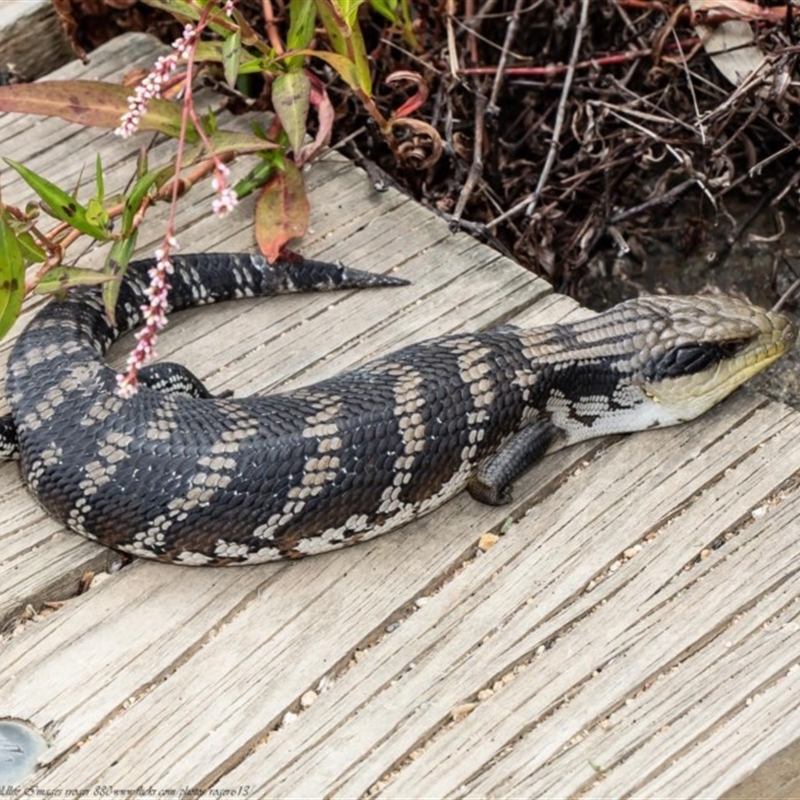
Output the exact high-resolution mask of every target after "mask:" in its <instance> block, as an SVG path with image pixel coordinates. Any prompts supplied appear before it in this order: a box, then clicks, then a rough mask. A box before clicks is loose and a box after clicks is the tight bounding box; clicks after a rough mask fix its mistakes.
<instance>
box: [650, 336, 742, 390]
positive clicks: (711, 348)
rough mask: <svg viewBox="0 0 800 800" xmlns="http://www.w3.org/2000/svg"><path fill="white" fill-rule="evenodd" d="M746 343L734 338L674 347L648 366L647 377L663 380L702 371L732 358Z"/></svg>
mask: <svg viewBox="0 0 800 800" xmlns="http://www.w3.org/2000/svg"><path fill="white" fill-rule="evenodd" d="M746 344H747V342H746V340H743V339H732V340H729V341H727V342H698V343H697V344H686V345H682V346H681V347H674V348H672V349H671V350H668V351H667V352H666V353H664V355H663V356H662V357H661V358H659V359H658V360H656V361H653V362H652V363H651V364H649V365H648V366H647V368H646V369H645V377H646V378H647V379H648V380H651V381H653V380H655V381H661V380H664V379H666V378H680V377H681V376H683V375H692V374H694V373H696V372H702V371H703V370H704V369H706V368H707V367H710V366H712V365H713V364H718V363H719V362H720V361H723V360H724V359H726V358H732V357H733V356H735V355H736V353H738V352H739V351H740V350H741V349H742V348H743V347H744V346H745V345H746Z"/></svg>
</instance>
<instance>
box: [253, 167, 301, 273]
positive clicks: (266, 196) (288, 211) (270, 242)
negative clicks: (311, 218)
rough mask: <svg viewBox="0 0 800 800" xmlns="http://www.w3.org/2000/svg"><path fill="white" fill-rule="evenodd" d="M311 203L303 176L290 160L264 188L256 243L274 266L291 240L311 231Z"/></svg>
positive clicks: (259, 201)
mask: <svg viewBox="0 0 800 800" xmlns="http://www.w3.org/2000/svg"><path fill="white" fill-rule="evenodd" d="M308 215H309V203H308V196H307V195H306V187H305V184H304V183H303V175H302V173H301V172H300V170H299V169H298V168H297V167H296V166H295V165H294V163H293V162H291V161H287V162H286V164H285V165H284V169H283V170H280V171H277V172H276V173H275V174H274V175H273V177H272V178H271V179H270V180H269V182H268V183H267V184H266V186H264V189H263V191H262V192H261V195H260V196H259V198H258V201H257V203H256V241H257V242H258V246H259V247H260V248H261V252H262V253H263V254H264V255H265V256H266V257H267V259H268V260H269V261H270V263H272V262H273V261H275V259H276V258H278V256H279V255H280V252H281V250H282V249H283V247H284V246H285V245H286V243H287V242H289V241H290V240H291V239H297V238H299V237H300V236H302V235H303V234H304V233H305V232H306V229H307V228H308Z"/></svg>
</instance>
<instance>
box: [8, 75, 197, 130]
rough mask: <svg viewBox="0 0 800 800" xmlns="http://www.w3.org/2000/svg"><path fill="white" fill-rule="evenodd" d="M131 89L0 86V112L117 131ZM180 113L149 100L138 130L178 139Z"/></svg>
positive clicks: (93, 84)
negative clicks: (10, 112)
mask: <svg viewBox="0 0 800 800" xmlns="http://www.w3.org/2000/svg"><path fill="white" fill-rule="evenodd" d="M132 93H133V89H132V88H131V87H128V86H118V85H117V84H115V83H103V82H102V81H41V82H39V83H18V84H13V85H11V86H0V111H13V112H17V113H19V114H39V115H41V116H45V117H60V118H61V119H63V120H66V121H67V122H77V123H78V124H79V125H87V126H88V125H96V126H98V127H101V128H116V127H117V126H118V125H119V123H120V118H121V117H122V115H123V114H124V113H125V112H126V111H127V110H128V97H129V96H130V95H131V94H132ZM180 125H181V109H180V106H178V105H176V104H175V103H170V102H168V101H167V100H158V99H154V100H151V101H150V103H149V105H148V108H147V112H146V113H145V114H144V115H143V116H142V120H141V122H140V124H139V128H140V129H142V130H152V131H159V132H161V133H164V134H166V135H168V136H177V135H178V133H179V131H180Z"/></svg>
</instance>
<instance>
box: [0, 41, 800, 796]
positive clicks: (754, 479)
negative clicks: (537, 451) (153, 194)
mask: <svg viewBox="0 0 800 800" xmlns="http://www.w3.org/2000/svg"><path fill="white" fill-rule="evenodd" d="M152 49H153V45H152V43H151V41H150V40H148V39H146V38H145V37H141V36H130V37H126V38H124V39H120V40H117V41H115V42H113V43H111V45H108V46H106V47H104V48H102V49H101V50H100V51H98V52H96V53H95V54H94V55H93V57H92V64H91V67H90V68H89V69H88V70H86V69H85V68H83V67H82V66H81V65H79V64H73V65H70V66H68V67H66V68H64V69H63V70H61V71H60V73H59V76H60V77H68V76H76V75H78V74H81V75H84V76H85V75H86V74H87V73H88V74H91V75H96V76H102V77H109V76H112V77H119V76H120V75H121V73H122V72H123V71H124V69H128V68H130V67H131V66H132V65H135V64H143V65H145V64H147V63H149V59H151V58H152ZM120 65H124V67H120ZM137 145H138V142H137V141H134V142H132V143H131V142H128V143H125V142H122V141H121V140H119V139H116V138H113V137H111V136H109V135H107V134H106V133H102V132H98V131H93V130H88V131H87V130H82V129H79V128H77V127H73V126H67V125H65V124H63V123H61V122H60V121H53V120H38V119H30V118H22V117H20V116H7V117H3V118H0V154H1V155H2V156H4V157H11V158H14V159H16V160H20V161H23V162H24V163H25V164H27V165H28V166H30V167H32V168H33V169H35V170H37V171H39V172H41V173H43V174H44V175H46V176H48V177H50V178H51V179H53V180H56V181H58V182H60V183H62V184H66V185H72V184H73V183H74V182H75V181H76V180H77V178H78V175H79V174H80V173H81V171H83V176H84V182H87V180H88V178H89V177H90V176H91V175H92V174H93V169H92V166H93V164H94V157H95V152H97V151H98V150H99V151H100V153H101V155H102V157H103V163H104V164H105V165H106V167H107V168H108V169H109V171H110V173H111V175H112V176H115V177H114V178H113V179H111V178H110V179H109V181H108V182H107V186H108V185H109V184H110V185H111V187H113V185H114V182H115V181H116V185H117V186H122V185H123V184H124V182H125V181H126V179H127V177H128V175H129V173H130V171H131V169H132V165H133V157H134V153H135V149H136V147H137ZM169 147H170V145H169V144H167V145H164V146H162V147H160V148H158V150H159V152H162V153H164V152H168V151H169ZM156 158H157V156H154V157H153V162H154V163H155V160H156ZM309 180H310V183H311V185H312V186H313V192H312V202H313V208H314V218H313V230H312V231H311V232H310V234H309V235H308V236H307V237H306V238H305V240H304V241H303V242H302V244H301V249H302V250H303V252H304V253H306V254H307V255H310V256H318V257H322V258H326V259H339V258H340V259H342V260H344V261H346V262H347V263H350V264H353V265H355V266H358V267H362V268H365V269H373V270H380V271H394V272H395V273H396V274H398V275H401V276H403V277H406V278H409V279H410V280H411V281H412V282H413V283H412V285H411V286H409V287H406V288H401V289H390V290H381V291H373V292H369V293H366V292H362V293H357V292H356V293H352V292H351V293H341V294H337V295H322V296H319V295H317V296H304V297H294V298H280V299H271V300H261V301H246V302H239V303H235V304H226V305H223V306H219V307H216V308H209V309H203V310H199V311H196V312H188V313H186V314H184V315H182V316H180V317H176V318H175V319H174V320H173V324H172V325H171V326H170V328H169V329H168V331H167V333H166V334H165V335H164V337H163V339H162V342H163V344H162V347H161V356H162V357H164V358H169V359H175V360H178V361H180V362H182V363H185V364H187V365H188V366H190V367H191V368H192V369H194V370H195V371H196V372H197V373H198V374H200V376H201V377H203V378H205V379H207V381H208V383H209V385H210V386H211V387H212V388H218V387H223V386H224V387H229V388H233V389H234V390H235V391H236V392H237V394H240V395H241V394H247V393H251V392H254V391H263V390H268V389H271V388H273V387H277V386H281V387H291V386H298V385H300V384H302V383H304V382H308V381H309V380H311V379H312V378H314V379H318V378H321V377H324V376H327V375H331V374H333V373H335V372H337V371H339V370H340V369H342V368H343V367H345V366H347V365H350V364H353V363H356V362H358V361H360V360H362V359H365V358H368V357H371V356H374V355H375V354H378V353H383V352H386V351H388V350H390V349H393V348H395V347H397V346H398V345H401V344H403V343H406V342H411V341H414V340H418V339H420V338H423V337H427V336H432V335H438V334H441V333H445V332H448V331H456V330H461V329H474V328H478V327H485V326H490V325H493V324H496V323H498V322H504V321H506V320H509V319H513V320H514V321H515V322H517V323H518V324H529V325H535V324H540V323H543V322H547V321H552V320H556V319H563V318H567V317H569V316H571V315H576V314H585V313H588V312H586V311H584V310H582V309H580V308H578V307H576V305H575V303H574V302H572V301H571V300H569V299H567V298H564V297H560V296H557V295H555V294H553V293H552V291H551V290H550V288H549V287H548V286H547V285H546V284H545V283H544V282H543V281H541V280H538V279H536V278H533V277H532V276H531V275H529V274H528V273H526V272H525V271H524V270H523V269H521V268H520V267H519V266H517V265H515V264H514V263H512V262H510V261H508V260H507V259H504V258H502V257H500V256H498V255H497V254H496V253H494V252H493V251H491V250H489V249H488V248H486V247H483V246H481V245H479V244H477V243H476V242H474V241H473V240H471V239H469V238H467V237H466V236H462V235H458V236H453V235H451V234H450V233H449V232H448V229H447V226H446V225H445V223H444V222H443V221H441V220H439V219H437V218H435V217H434V216H433V215H432V214H431V213H429V212H428V211H426V210H424V209H422V208H421V207H419V206H418V205H416V204H414V203H412V202H411V201H409V200H407V199H406V198H404V197H402V196H401V195H400V194H398V193H396V192H393V191H389V192H387V193H385V194H377V193H375V192H374V191H372V189H371V187H370V185H369V183H368V181H367V179H366V178H365V176H364V174H363V173H361V172H360V171H359V170H357V169H355V168H353V167H352V166H351V165H349V164H348V163H346V162H344V161H343V160H342V159H340V158H338V157H330V158H328V159H326V160H325V161H324V162H323V163H321V164H319V165H317V166H316V167H315V168H314V170H313V171H312V172H311V173H310V176H309ZM111 187H110V188H111ZM199 194H201V195H202V194H203V193H202V190H201V191H200V192H199ZM3 195H4V197H5V198H6V199H7V200H8V201H9V202H15V201H16V202H22V201H23V200H24V199H25V198H26V197H28V195H27V194H26V192H25V191H24V190H23V187H22V186H21V185H20V184H19V182H18V181H15V180H14V179H13V175H12V173H11V172H10V171H9V170H4V172H3ZM195 200H196V201H195V205H193V206H191V207H188V206H187V207H184V209H183V210H182V212H181V218H180V233H179V239H180V241H181V242H182V243H183V245H184V249H185V250H187V251H188V250H212V249H217V250H232V249H242V250H248V249H253V247H254V245H253V241H252V234H251V222H250V213H249V208H250V205H249V204H248V203H243V207H242V208H241V209H240V210H239V211H238V212H237V213H236V214H235V215H232V217H229V218H228V219H227V220H224V221H219V220H215V219H213V218H212V217H211V215H210V212H209V207H210V197H209V196H208V194H206V195H204V196H201V197H199V198H196V199H195ZM151 216H152V217H153V220H152V221H151V223H150V224H149V227H148V230H147V234H148V235H147V236H145V237H144V238H145V241H143V242H142V245H143V250H144V251H147V250H148V249H152V243H154V242H155V241H156V240H157V239H158V237H159V236H160V233H161V230H160V227H159V225H158V223H157V221H156V220H155V216H156V215H151ZM148 237H149V239H150V244H149V245H148V241H147V239H148ZM92 258H93V256H89V257H88V258H87V259H86V262H87V263H90V262H91V261H92ZM95 259H96V257H95ZM35 305H36V302H34V303H32V304H31V307H30V310H29V312H28V313H30V311H31V310H32V309H33V308H34V307H35ZM26 316H27V315H26ZM9 346H10V341H6V342H4V343H3V345H2V351H1V352H0V360H2V362H3V363H4V362H5V358H6V354H7V352H8V349H9ZM115 354H116V357H117V359H118V361H117V363H122V361H123V360H124V356H125V348H124V347H121V348H120V347H118V348H117V349H116V350H115ZM4 371H5V370H4V369H3V370H2V372H3V373H4ZM0 391H2V387H0ZM5 410H6V408H5V406H1V407H0V413H2V412H4V411H5ZM798 436H800V415H798V414H797V413H796V412H794V411H793V410H791V409H789V408H787V407H785V406H782V405H778V404H775V403H771V402H768V401H766V400H765V399H763V398H762V397H759V396H757V395H755V394H753V393H751V392H748V391H740V392H738V393H737V394H736V395H735V396H734V397H732V398H731V399H730V400H729V401H727V402H725V403H724V404H723V405H722V406H721V407H719V408H718V409H717V410H715V411H713V412H712V413H710V414H708V415H707V416H706V417H704V418H702V419H700V420H698V421H697V422H695V423H693V424H689V425H686V426H683V427H678V428H673V429H667V430H663V431H654V432H648V433H641V434H637V435H634V436H630V437H619V438H616V439H613V440H601V441H595V442H589V443H586V444H585V445H582V446H578V447H574V448H572V449H568V450H564V451H561V452H559V453H556V454H554V455H552V456H550V457H548V458H547V459H546V460H545V462H544V463H543V464H542V465H541V466H540V467H539V468H537V469H536V470H534V471H533V472H532V473H531V474H530V475H528V476H527V477H526V478H525V479H523V480H522V481H521V482H520V484H519V485H518V487H517V491H516V496H515V501H514V503H513V505H512V506H510V507H507V508H503V509H494V508H488V507H484V506H480V505H478V504H476V503H475V502H474V501H472V500H471V499H470V498H469V497H467V496H461V497H459V498H457V499H455V500H454V501H452V502H450V503H448V504H447V505H446V506H445V507H444V508H442V509H441V510H440V511H438V512H437V513H434V514H432V515H430V516H428V517H426V518H424V519H423V520H421V521H419V522H417V523H414V524H412V525H409V526H408V527H407V528H405V529H403V530H402V531H400V532H398V533H396V534H390V535H387V536H384V537H381V538H378V539H376V540H374V541H372V542H370V543H367V544H364V545H360V546H358V547H355V548H352V549H348V550H345V551H341V552H337V553H333V554H329V555H325V556H317V557H314V558H309V559H306V560H304V561H302V562H298V563H291V564H277V565H266V566H261V567H251V568H238V569H189V568H179V567H174V566H168V565H159V564H152V563H145V562H142V561H135V562H134V563H132V564H130V565H128V566H124V567H122V568H119V564H120V558H119V557H118V556H117V555H115V554H113V553H111V552H109V551H107V550H105V549H104V548H102V547H99V546H97V545H94V544H92V543H90V542H88V541H84V540H83V539H81V538H80V537H79V536H76V535H74V534H71V533H67V532H65V531H64V530H63V529H62V528H61V527H60V526H59V525H58V524H56V523H55V522H53V521H51V520H50V519H49V518H48V517H47V516H46V515H45V514H44V513H43V512H42V511H41V510H40V509H39V508H38V507H37V506H36V504H35V503H34V501H33V500H32V499H31V497H30V496H29V495H28V494H27V492H26V490H25V489H24V487H23V485H22V483H21V481H20V478H19V474H18V468H17V466H16V465H14V464H4V465H0V485H2V487H3V503H2V506H0V616H1V617H2V622H3V625H4V628H3V630H4V634H3V636H2V638H0V676H2V680H1V681H0V718H13V719H21V720H27V721H29V722H30V723H31V724H32V725H34V726H35V727H36V728H37V729H38V730H39V731H42V732H43V733H44V735H45V737H46V738H47V740H48V744H49V746H48V748H47V750H46V751H45V752H44V754H43V755H42V757H41V759H40V767H39V769H38V771H36V772H35V774H34V775H32V776H31V777H30V778H28V779H27V780H24V781H21V782H19V784H18V789H16V790H14V791H11V792H10V793H9V794H8V796H16V795H17V794H19V795H20V796H22V795H23V793H24V792H25V791H26V788H27V789H31V787H35V788H34V789H33V790H32V791H34V792H35V793H38V795H39V796H44V795H45V793H50V794H47V796H49V797H67V796H69V793H70V792H75V791H77V790H83V789H87V790H89V791H90V796H99V797H114V796H119V797H121V796H136V797H148V798H149V797H156V796H174V797H177V796H180V795H179V791H180V790H188V791H189V794H185V795H183V796H189V797H191V796H194V797H212V796H221V794H222V793H223V792H225V791H230V792H231V793H232V795H233V794H235V796H237V797H245V796H247V797H251V798H265V797H321V796H335V797H362V796H370V797H371V796H381V797H398V798H400V797H422V796H424V797H440V796H472V797H586V798H608V797H623V796H635V797H675V798H678V797H699V796H702V797H718V796H720V795H722V794H723V793H724V792H725V791H726V790H728V789H729V788H731V787H733V786H735V785H736V784H737V783H739V782H740V781H741V780H742V779H743V778H745V777H746V776H747V775H748V774H749V773H751V772H752V771H753V770H755V769H756V768H757V767H759V765H761V764H763V763H764V762H765V761H766V760H767V759H768V758H769V757H770V756H772V755H773V754H775V753H777V752H778V751H780V750H781V749H782V748H784V747H786V746H787V745H789V744H791V743H792V742H793V741H794V740H795V739H796V738H797V737H798V731H800V668H798V667H799V666H800V603H799V602H798V600H799V599H800V574H799V573H800V566H799V565H800V536H798V530H799V529H800V492H798V482H799V479H798V475H800V448H798V446H797V443H796V441H797V440H796V438H795V437H798ZM487 534H497V536H491V535H488V536H487ZM87 572H94V573H96V577H95V579H94V581H93V582H92V583H91V588H90V589H89V590H88V591H86V592H85V593H83V594H80V595H78V587H79V584H80V581H81V577H82V576H83V575H84V574H85V573H87ZM3 783H8V781H4V780H3V779H2V773H0V784H3ZM4 788H8V787H4ZM139 788H141V789H142V792H141V793H140V794H136V795H132V793H133V792H134V791H135V790H136V789H139ZM203 790H207V791H206V792H205V793H203ZM114 792H116V794H114ZM159 792H161V795H159V794H158V793H159ZM232 795H231V796H232ZM4 796H5V794H4ZM30 796H36V794H33V795H30Z"/></svg>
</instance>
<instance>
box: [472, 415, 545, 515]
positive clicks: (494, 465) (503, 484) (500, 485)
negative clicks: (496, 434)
mask: <svg viewBox="0 0 800 800" xmlns="http://www.w3.org/2000/svg"><path fill="white" fill-rule="evenodd" d="M559 433H560V430H559V429H558V428H557V427H556V426H555V425H553V423H552V422H549V421H547V420H534V421H533V422H531V423H530V424H529V425H527V426H525V427H524V428H523V429H522V430H521V431H519V432H517V433H515V434H514V435H513V436H512V437H511V438H510V439H509V440H508V441H507V442H506V443H505V444H504V445H503V446H502V447H501V448H500V449H499V450H498V451H497V452H496V453H494V454H493V455H491V456H489V457H488V458H486V459H484V461H482V462H481V463H480V464H479V465H478V469H476V470H475V472H474V473H473V474H472V476H471V477H470V479H469V483H468V484H467V491H468V492H469V493H470V494H471V495H472V496H473V497H474V498H475V499H476V500H477V501H479V502H481V503H486V504H487V505H490V506H502V505H505V504H506V503H510V502H511V485H512V484H513V483H514V481H515V480H516V479H517V478H518V477H519V476H520V475H522V473H523V472H525V470H527V469H528V468H529V467H531V466H533V464H535V463H536V462H537V461H538V460H539V459H540V458H541V457H542V456H543V455H544V454H545V453H546V452H547V448H548V447H550V445H551V444H552V442H553V440H554V439H555V438H556V437H557V436H558V435H559Z"/></svg>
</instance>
